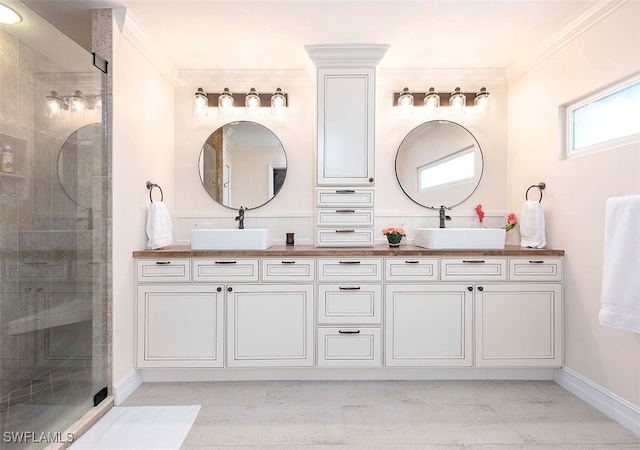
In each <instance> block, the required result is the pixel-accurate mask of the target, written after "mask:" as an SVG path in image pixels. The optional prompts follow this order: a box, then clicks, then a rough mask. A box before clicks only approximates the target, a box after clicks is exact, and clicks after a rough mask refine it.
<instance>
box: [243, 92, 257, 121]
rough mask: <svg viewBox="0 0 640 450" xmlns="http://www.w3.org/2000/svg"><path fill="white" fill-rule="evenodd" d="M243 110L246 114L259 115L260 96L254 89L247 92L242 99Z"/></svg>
mask: <svg viewBox="0 0 640 450" xmlns="http://www.w3.org/2000/svg"><path fill="white" fill-rule="evenodd" d="M244 108H245V111H246V112H247V114H249V115H252V116H256V115H258V114H259V113H260V96H259V95H258V94H257V93H256V90H255V89H254V88H251V89H250V90H249V93H248V94H247V96H246V97H245V98H244Z"/></svg>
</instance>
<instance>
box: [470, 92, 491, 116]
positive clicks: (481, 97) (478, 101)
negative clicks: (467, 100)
mask: <svg viewBox="0 0 640 450" xmlns="http://www.w3.org/2000/svg"><path fill="white" fill-rule="evenodd" d="M473 105H474V106H475V111H476V112H477V113H486V112H488V111H489V105H490V102H489V93H488V92H487V88H484V87H483V88H482V89H480V92H478V93H477V94H476V98H475V99H474V100H473Z"/></svg>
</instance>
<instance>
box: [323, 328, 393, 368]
mask: <svg viewBox="0 0 640 450" xmlns="http://www.w3.org/2000/svg"><path fill="white" fill-rule="evenodd" d="M381 336H382V332H381V329H380V328H379V327H372V328H369V327H355V328H354V327H318V367H380V366H381V362H382V346H381V342H380V341H381Z"/></svg>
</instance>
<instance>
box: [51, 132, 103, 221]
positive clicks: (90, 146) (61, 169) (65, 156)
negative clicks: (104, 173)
mask: <svg viewBox="0 0 640 450" xmlns="http://www.w3.org/2000/svg"><path fill="white" fill-rule="evenodd" d="M96 149H97V150H98V151H101V149H102V125H101V124H99V123H91V124H89V125H85V126H83V127H80V128H78V129H77V130H76V131H74V132H73V133H71V136H69V138H68V139H67V140H66V141H65V143H64V144H63V145H62V148H61V149H60V153H59V154H58V180H59V181H60V185H61V186H62V190H63V191H64V192H65V194H67V196H68V197H69V198H70V199H71V200H72V201H73V202H74V203H75V204H76V205H78V206H82V207H83V208H91V206H92V205H93V179H92V177H93V173H94V168H93V159H94V154H93V152H94V151H95V150H96Z"/></svg>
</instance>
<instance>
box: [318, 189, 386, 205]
mask: <svg viewBox="0 0 640 450" xmlns="http://www.w3.org/2000/svg"><path fill="white" fill-rule="evenodd" d="M373 198H374V191H373V189H349V188H344V189H343V188H333V189H317V190H316V206H317V207H318V208H324V207H341V206H359V207H362V208H367V207H369V208H372V207H373Z"/></svg>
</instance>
